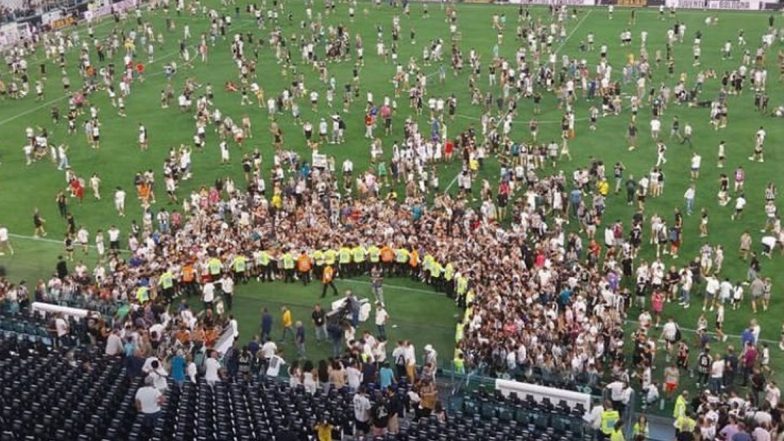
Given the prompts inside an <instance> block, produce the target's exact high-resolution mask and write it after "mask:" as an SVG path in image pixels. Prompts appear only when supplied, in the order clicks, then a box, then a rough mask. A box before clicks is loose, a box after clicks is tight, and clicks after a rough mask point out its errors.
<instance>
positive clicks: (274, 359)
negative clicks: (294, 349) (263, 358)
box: [266, 354, 286, 378]
mask: <svg viewBox="0 0 784 441" xmlns="http://www.w3.org/2000/svg"><path fill="white" fill-rule="evenodd" d="M285 364H286V361H285V360H283V358H282V357H281V356H280V355H278V354H272V356H271V357H269V359H268V360H267V372H266V373H267V376H268V377H273V378H274V377H277V376H278V375H279V374H280V368H281V367H282V366H283V365H285Z"/></svg>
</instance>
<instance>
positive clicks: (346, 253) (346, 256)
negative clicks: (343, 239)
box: [338, 247, 351, 263]
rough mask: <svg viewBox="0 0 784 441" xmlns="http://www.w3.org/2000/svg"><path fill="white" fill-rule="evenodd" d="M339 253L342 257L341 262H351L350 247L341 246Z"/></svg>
mask: <svg viewBox="0 0 784 441" xmlns="http://www.w3.org/2000/svg"><path fill="white" fill-rule="evenodd" d="M338 255H339V257H340V263H351V250H349V249H348V248H346V247H343V248H341V249H340V251H339V252H338Z"/></svg>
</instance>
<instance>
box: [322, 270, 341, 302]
mask: <svg viewBox="0 0 784 441" xmlns="http://www.w3.org/2000/svg"><path fill="white" fill-rule="evenodd" d="M334 279H335V269H334V268H332V265H325V266H324V271H322V272H321V285H322V288H321V298H324V297H326V296H327V288H330V287H331V288H332V295H333V296H337V295H338V289H337V288H335V280H334Z"/></svg>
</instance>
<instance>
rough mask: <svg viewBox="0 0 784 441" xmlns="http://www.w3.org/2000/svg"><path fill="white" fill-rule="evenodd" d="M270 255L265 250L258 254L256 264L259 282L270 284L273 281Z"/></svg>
mask: <svg viewBox="0 0 784 441" xmlns="http://www.w3.org/2000/svg"><path fill="white" fill-rule="evenodd" d="M272 260H273V259H272V255H271V254H270V253H269V251H267V250H261V253H259V256H258V259H257V261H256V264H257V265H258V267H259V278H258V280H259V281H260V282H272V281H273V280H274V272H273V267H272Z"/></svg>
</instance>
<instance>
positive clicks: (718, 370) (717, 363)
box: [708, 357, 726, 394]
mask: <svg viewBox="0 0 784 441" xmlns="http://www.w3.org/2000/svg"><path fill="white" fill-rule="evenodd" d="M725 365H726V361H725V360H724V359H723V358H720V357H716V359H715V360H714V361H713V363H711V368H710V378H709V379H708V388H709V389H710V391H711V392H712V393H714V394H719V393H721V389H722V387H723V386H722V381H723V378H724V367H725Z"/></svg>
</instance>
